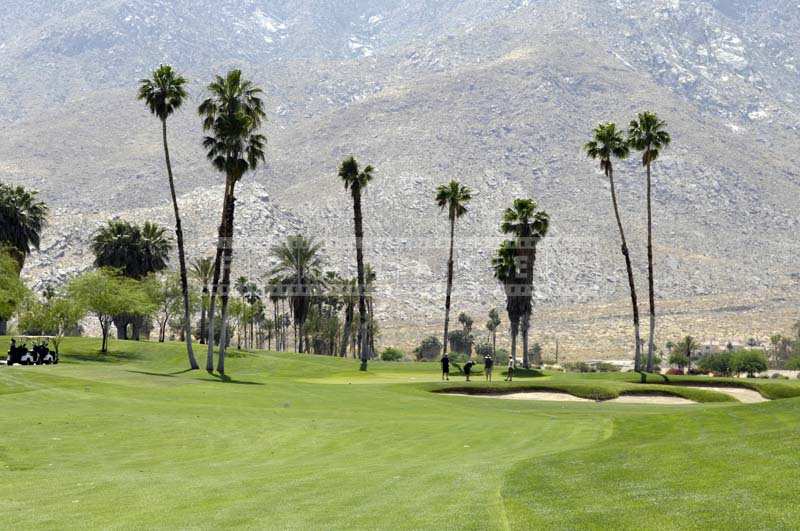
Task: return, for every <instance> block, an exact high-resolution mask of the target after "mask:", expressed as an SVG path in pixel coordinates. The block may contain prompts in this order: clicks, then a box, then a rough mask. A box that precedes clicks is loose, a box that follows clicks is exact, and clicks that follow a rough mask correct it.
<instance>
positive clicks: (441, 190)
mask: <svg viewBox="0 0 800 531" xmlns="http://www.w3.org/2000/svg"><path fill="white" fill-rule="evenodd" d="M471 199H472V190H470V189H469V188H467V187H466V186H463V185H461V184H460V183H458V182H457V181H450V183H448V184H443V185H440V186H439V187H438V188H436V204H437V205H439V208H441V209H442V210H444V209H447V217H448V219H449V220H450V255H449V258H448V260H447V291H446V294H445V299H444V340H443V341H442V344H443V345H444V347H443V354H447V345H448V343H449V341H448V340H449V338H448V332H449V330H448V329H449V328H450V299H451V294H452V292H453V269H454V265H453V247H454V242H455V231H456V220H457V219H458V218H460V217H461V216H463V215H464V214H466V213H467V203H469V202H470V200H471Z"/></svg>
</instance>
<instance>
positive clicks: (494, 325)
mask: <svg viewBox="0 0 800 531" xmlns="http://www.w3.org/2000/svg"><path fill="white" fill-rule="evenodd" d="M499 327H500V312H498V311H497V308H492V309H491V310H489V320H488V321H486V330H488V331H489V332H491V334H492V357H494V356H495V355H496V354H497V329H498V328H499Z"/></svg>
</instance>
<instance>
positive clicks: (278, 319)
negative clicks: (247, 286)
mask: <svg viewBox="0 0 800 531" xmlns="http://www.w3.org/2000/svg"><path fill="white" fill-rule="evenodd" d="M265 291H266V293H267V294H268V296H269V300H270V301H271V302H272V319H273V324H274V326H275V350H279V351H280V350H284V348H285V347H284V343H283V340H284V337H283V316H282V315H280V314H279V310H278V306H279V305H280V303H281V301H283V300H284V299H285V298H286V290H285V287H284V285H283V280H282V279H281V278H279V277H271V278H270V279H269V280H267V286H266V289H265Z"/></svg>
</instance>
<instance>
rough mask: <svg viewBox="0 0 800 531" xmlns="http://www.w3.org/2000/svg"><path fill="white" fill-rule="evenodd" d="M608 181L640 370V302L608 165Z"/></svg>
mask: <svg viewBox="0 0 800 531" xmlns="http://www.w3.org/2000/svg"><path fill="white" fill-rule="evenodd" d="M606 175H607V176H608V182H609V184H610V186H611V203H612V204H613V205H614V216H615V217H616V219H617V228H618V229H619V237H620V240H621V241H622V255H623V256H624V257H625V269H626V270H627V273H628V289H629V291H630V294H631V306H632V308H633V334H634V344H635V350H634V352H635V355H634V358H633V360H634V361H633V365H634V371H636V372H639V371H641V369H642V340H641V337H640V332H639V303H638V301H637V298H636V284H635V282H634V279H633V266H632V265H631V256H630V252H629V251H628V242H627V240H626V239H625V230H624V229H623V228H622V217H621V216H620V213H619V203H618V202H617V190H616V187H615V186H614V169H613V168H612V167H610V166H609V167H608V168H607V169H606Z"/></svg>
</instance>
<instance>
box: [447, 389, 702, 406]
mask: <svg viewBox="0 0 800 531" xmlns="http://www.w3.org/2000/svg"><path fill="white" fill-rule="evenodd" d="M445 394H449V395H454V396H479V397H483V398H497V399H501V400H539V401H544V402H595V400H591V399H588V398H581V397H578V396H574V395H571V394H569V393H559V392H550V391H526V392H524V393H508V394H495V395H492V394H466V393H445ZM603 402H604V403H605V402H608V403H612V404H660V405H670V406H684V405H689V404H694V403H695V402H693V401H691V400H687V399H686V398H681V397H679V396H660V395H623V396H620V397H619V398H614V399H613V400H603Z"/></svg>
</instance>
